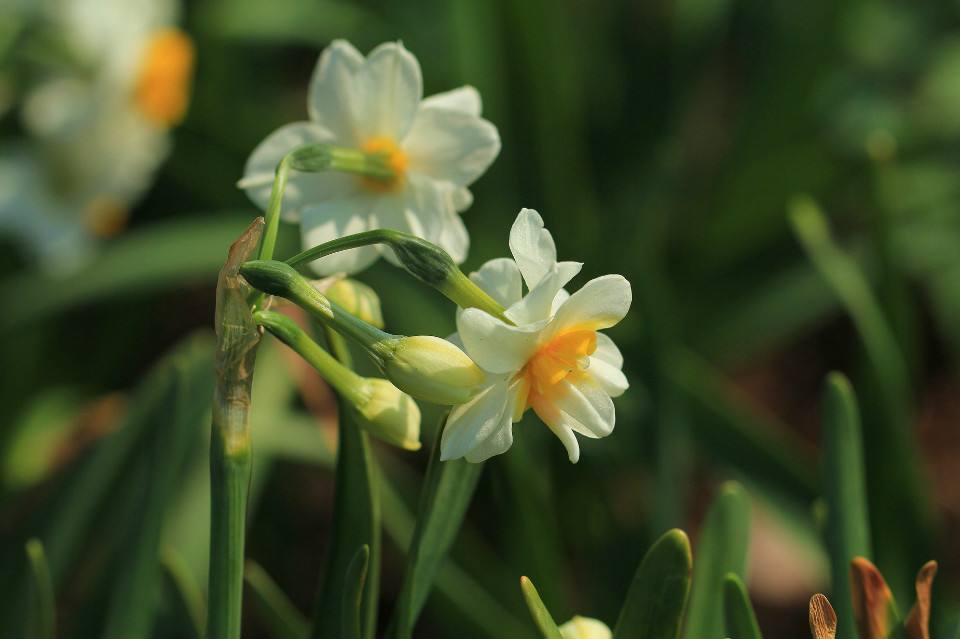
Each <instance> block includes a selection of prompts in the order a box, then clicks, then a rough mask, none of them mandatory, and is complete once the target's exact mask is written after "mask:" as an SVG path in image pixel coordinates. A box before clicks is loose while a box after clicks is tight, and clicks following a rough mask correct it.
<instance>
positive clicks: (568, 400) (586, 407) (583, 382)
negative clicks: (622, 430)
mask: <svg viewBox="0 0 960 639" xmlns="http://www.w3.org/2000/svg"><path fill="white" fill-rule="evenodd" d="M553 405H554V406H555V407H556V408H558V409H559V410H560V411H561V412H563V413H564V414H565V415H567V416H569V417H570V418H571V419H572V421H570V420H565V421H566V423H567V425H568V426H570V428H572V429H573V430H575V431H576V432H578V433H580V434H581V435H583V436H585V437H593V438H597V437H606V436H607V435H609V434H610V433H612V432H613V427H614V425H615V424H616V411H615V410H614V407H613V400H611V399H610V396H609V395H607V393H606V392H605V391H604V390H603V388H602V387H601V386H600V385H599V384H597V383H596V382H594V380H593V379H591V378H590V377H589V376H587V377H585V378H583V379H578V380H575V381H574V382H568V381H564V382H562V389H561V391H560V392H559V393H558V394H557V395H556V397H555V398H554V400H553Z"/></svg>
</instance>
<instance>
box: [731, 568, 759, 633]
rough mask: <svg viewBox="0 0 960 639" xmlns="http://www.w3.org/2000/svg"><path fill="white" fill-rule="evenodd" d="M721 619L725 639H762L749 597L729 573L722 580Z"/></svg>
mask: <svg viewBox="0 0 960 639" xmlns="http://www.w3.org/2000/svg"><path fill="white" fill-rule="evenodd" d="M723 618H724V621H725V625H726V629H727V631H726V634H725V635H724V636H725V637H730V639H763V635H761V634H760V626H759V624H757V615H756V614H755V613H754V612H753V604H751V603H750V595H749V593H747V588H746V586H744V585H743V580H742V579H741V578H740V577H739V576H738V575H736V574H735V573H729V574H728V575H727V576H726V578H724V580H723Z"/></svg>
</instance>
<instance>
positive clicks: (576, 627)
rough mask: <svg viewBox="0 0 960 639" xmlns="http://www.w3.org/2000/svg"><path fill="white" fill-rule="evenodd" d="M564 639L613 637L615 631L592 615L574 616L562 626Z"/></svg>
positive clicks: (561, 630)
mask: <svg viewBox="0 0 960 639" xmlns="http://www.w3.org/2000/svg"><path fill="white" fill-rule="evenodd" d="M560 634H561V635H562V636H563V639H611V637H613V633H612V632H610V628H608V627H607V624H605V623H603V622H602V621H600V620H598V619H591V618H590V617H574V618H573V619H571V620H570V621H568V622H567V623H565V624H563V625H562V626H560Z"/></svg>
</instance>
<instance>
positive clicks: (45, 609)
mask: <svg viewBox="0 0 960 639" xmlns="http://www.w3.org/2000/svg"><path fill="white" fill-rule="evenodd" d="M26 553H27V563H28V564H29V570H30V581H29V584H28V586H27V588H28V590H27V625H26V628H25V629H24V630H25V632H24V636H25V637H26V639H53V637H54V633H55V628H56V610H55V607H54V595H53V582H52V580H51V579H50V566H48V565H47V556H46V554H45V553H44V551H43V544H42V543H41V542H40V540H39V539H31V540H30V541H28V542H27V545H26Z"/></svg>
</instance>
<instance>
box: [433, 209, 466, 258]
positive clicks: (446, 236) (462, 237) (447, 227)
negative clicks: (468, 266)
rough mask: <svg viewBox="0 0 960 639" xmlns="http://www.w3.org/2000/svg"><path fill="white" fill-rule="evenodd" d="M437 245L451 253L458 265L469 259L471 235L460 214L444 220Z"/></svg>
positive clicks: (454, 214)
mask: <svg viewBox="0 0 960 639" xmlns="http://www.w3.org/2000/svg"><path fill="white" fill-rule="evenodd" d="M437 245H439V246H440V247H441V248H442V249H443V250H444V251H446V252H447V253H449V254H450V257H452V258H453V261H454V262H456V263H457V264H462V263H463V261H464V260H465V259H467V254H468V253H469V252H470V234H469V233H468V232H467V227H466V226H464V224H463V220H462V219H461V218H460V215H459V214H457V213H450V214H449V215H447V216H446V217H445V218H444V221H443V224H442V226H441V228H440V235H439V236H438V237H437Z"/></svg>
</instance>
